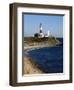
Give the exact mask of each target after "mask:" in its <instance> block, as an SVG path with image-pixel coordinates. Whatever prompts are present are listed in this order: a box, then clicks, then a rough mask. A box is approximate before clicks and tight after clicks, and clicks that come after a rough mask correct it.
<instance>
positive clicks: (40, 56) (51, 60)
mask: <svg viewBox="0 0 74 90" xmlns="http://www.w3.org/2000/svg"><path fill="white" fill-rule="evenodd" d="M58 39H59V40H60V41H61V42H62V44H61V45H57V46H54V47H45V48H40V49H35V50H32V51H29V52H28V53H29V56H30V57H31V58H32V59H33V62H35V63H36V64H38V67H39V68H40V69H41V70H42V71H43V72H44V73H63V39H62V38H58Z"/></svg>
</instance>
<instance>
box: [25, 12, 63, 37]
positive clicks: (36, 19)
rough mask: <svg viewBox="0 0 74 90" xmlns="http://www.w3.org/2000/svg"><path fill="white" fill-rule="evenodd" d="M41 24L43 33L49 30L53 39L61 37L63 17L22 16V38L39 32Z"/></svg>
mask: <svg viewBox="0 0 74 90" xmlns="http://www.w3.org/2000/svg"><path fill="white" fill-rule="evenodd" d="M40 23H42V27H43V33H47V31H48V30H49V31H50V32H51V34H52V35H53V36H55V37H63V16H60V15H34V14H24V37H26V36H33V35H34V33H38V32H39V25H40Z"/></svg>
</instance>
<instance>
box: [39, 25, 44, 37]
mask: <svg viewBox="0 0 74 90" xmlns="http://www.w3.org/2000/svg"><path fill="white" fill-rule="evenodd" d="M42 30H43V28H42V23H40V25H39V31H40V32H39V38H43V37H44V34H43V31H42Z"/></svg>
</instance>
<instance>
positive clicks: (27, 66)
mask: <svg viewBox="0 0 74 90" xmlns="http://www.w3.org/2000/svg"><path fill="white" fill-rule="evenodd" d="M39 73H43V72H42V71H41V70H40V69H39V68H38V67H37V65H36V64H35V63H34V62H33V61H32V59H31V58H30V57H27V56H25V57H24V74H39Z"/></svg>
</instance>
